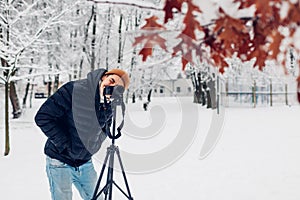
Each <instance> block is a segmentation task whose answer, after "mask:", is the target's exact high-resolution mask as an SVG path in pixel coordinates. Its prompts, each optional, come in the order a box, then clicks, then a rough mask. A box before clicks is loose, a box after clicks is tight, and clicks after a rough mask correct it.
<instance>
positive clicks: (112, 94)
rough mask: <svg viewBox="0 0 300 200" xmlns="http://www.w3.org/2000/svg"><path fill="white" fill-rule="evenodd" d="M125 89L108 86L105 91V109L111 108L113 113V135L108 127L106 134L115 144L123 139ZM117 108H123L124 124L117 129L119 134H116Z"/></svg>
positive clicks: (118, 86)
mask: <svg viewBox="0 0 300 200" xmlns="http://www.w3.org/2000/svg"><path fill="white" fill-rule="evenodd" d="M124 90H125V89H124V87H123V86H120V85H117V86H106V87H105V88H104V90H103V96H104V105H105V107H108V106H110V107H111V110H112V112H113V116H112V118H113V133H112V134H111V132H110V129H109V127H108V126H107V125H106V128H105V132H106V134H107V136H108V137H109V138H110V139H112V143H114V140H115V139H118V138H119V137H121V129H122V128H123V126H124V115H125V103H124V101H123V93H124ZM117 106H121V109H122V117H123V119H122V122H121V124H120V125H119V127H118V128H117V131H118V134H117V135H116V134H115V129H116V116H117Z"/></svg>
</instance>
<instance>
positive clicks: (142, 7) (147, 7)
mask: <svg viewBox="0 0 300 200" xmlns="http://www.w3.org/2000/svg"><path fill="white" fill-rule="evenodd" d="M88 1H92V2H94V3H99V4H115V5H126V6H132V7H137V8H141V9H149V10H158V11H163V9H162V8H157V7H152V6H142V5H138V4H135V3H128V2H113V1H101V0H88Z"/></svg>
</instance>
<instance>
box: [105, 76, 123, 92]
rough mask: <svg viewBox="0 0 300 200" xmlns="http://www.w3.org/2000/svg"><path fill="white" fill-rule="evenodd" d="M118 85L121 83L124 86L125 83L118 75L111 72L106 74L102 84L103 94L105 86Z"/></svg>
mask: <svg viewBox="0 0 300 200" xmlns="http://www.w3.org/2000/svg"><path fill="white" fill-rule="evenodd" d="M116 85H120V86H123V87H124V83H123V81H122V79H121V78H120V77H119V76H118V75H115V74H110V75H106V76H104V77H103V78H102V82H101V85H100V92H101V94H103V88H105V87H106V86H116Z"/></svg>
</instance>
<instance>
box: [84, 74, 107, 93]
mask: <svg viewBox="0 0 300 200" xmlns="http://www.w3.org/2000/svg"><path fill="white" fill-rule="evenodd" d="M106 71H107V70H105V69H96V70H94V71H92V72H89V73H88V74H87V81H88V87H89V88H90V91H95V92H96V91H97V88H98V85H99V81H100V80H101V77H102V76H103V75H104V74H105V72H106Z"/></svg>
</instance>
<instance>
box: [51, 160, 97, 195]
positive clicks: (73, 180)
mask: <svg viewBox="0 0 300 200" xmlns="http://www.w3.org/2000/svg"><path fill="white" fill-rule="evenodd" d="M46 172H47V176H48V180H49V184H50V191H51V197H52V200H71V199H72V184H74V185H75V187H76V188H77V190H78V191H79V193H80V195H81V197H82V198H83V199H84V200H91V199H92V197H93V193H94V189H95V186H96V182H97V173H96V171H95V169H94V165H93V163H92V160H90V161H88V162H87V163H85V164H83V165H81V166H79V167H78V168H74V167H72V166H70V165H68V164H65V163H63V162H61V161H59V160H56V159H53V158H50V157H48V156H47V157H46ZM100 199H101V198H100Z"/></svg>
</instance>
